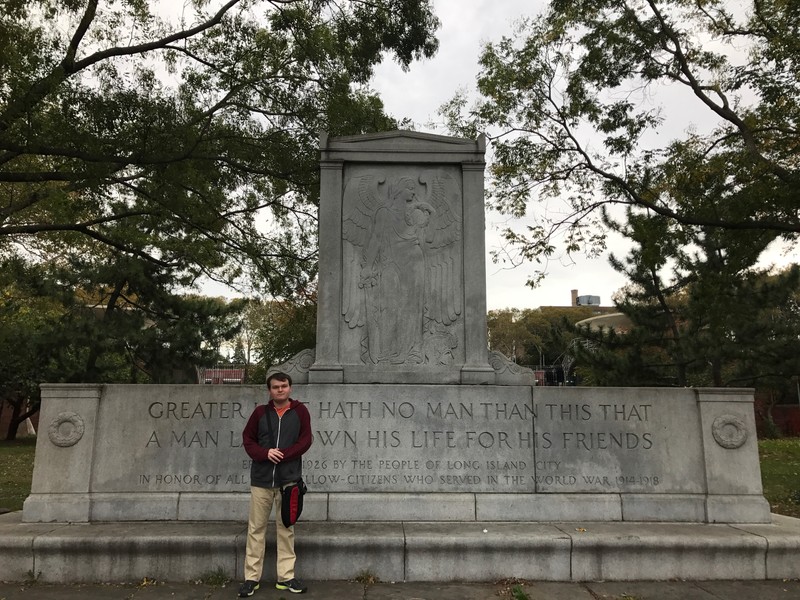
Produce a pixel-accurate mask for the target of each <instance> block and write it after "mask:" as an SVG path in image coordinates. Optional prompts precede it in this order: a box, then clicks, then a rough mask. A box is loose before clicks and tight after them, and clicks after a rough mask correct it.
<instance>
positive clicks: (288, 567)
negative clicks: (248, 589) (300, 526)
mask: <svg viewBox="0 0 800 600" xmlns="http://www.w3.org/2000/svg"><path fill="white" fill-rule="evenodd" d="M273 505H274V506H275V525H276V527H275V528H276V530H277V538H278V561H277V576H278V581H288V580H290V579H294V562H295V553H294V527H284V526H283V522H282V521H281V490H280V488H260V487H252V486H251V487H250V518H249V521H248V524H247V551H246V554H245V560H244V578H245V580H247V581H261V572H262V570H263V567H264V552H265V550H266V548H265V546H266V535H267V522H268V521H269V513H270V512H271V510H272V507H273Z"/></svg>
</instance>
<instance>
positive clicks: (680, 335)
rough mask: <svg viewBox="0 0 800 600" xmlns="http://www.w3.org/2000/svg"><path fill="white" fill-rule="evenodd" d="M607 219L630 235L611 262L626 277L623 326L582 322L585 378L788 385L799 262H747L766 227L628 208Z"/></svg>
mask: <svg viewBox="0 0 800 600" xmlns="http://www.w3.org/2000/svg"><path fill="white" fill-rule="evenodd" d="M609 224H610V225H611V226H612V227H614V228H615V229H617V230H618V231H620V232H622V233H623V234H624V235H625V236H626V237H628V238H629V239H630V240H631V241H632V242H633V243H634V247H633V249H632V250H631V252H630V253H629V254H628V256H627V257H625V259H624V260H620V259H618V258H616V257H613V256H612V259H611V262H612V265H613V266H614V267H615V268H616V269H617V270H619V271H621V272H623V273H624V274H625V275H626V276H627V277H628V279H629V280H630V284H629V285H628V286H627V287H626V288H624V289H623V290H622V291H621V292H620V293H619V296H618V298H617V299H616V304H617V306H618V308H619V309H620V311H621V312H623V313H624V314H625V315H627V316H628V317H629V319H630V321H631V322H632V327H631V328H630V330H629V331H627V332H626V333H625V334H624V335H617V333H616V332H613V331H600V332H592V331H584V332H583V335H584V336H585V337H586V338H588V339H590V340H593V341H594V344H593V346H592V348H591V350H584V351H583V352H582V353H581V354H582V356H581V364H583V365H584V366H585V369H586V370H585V380H586V381H588V382H591V383H594V384H596V385H678V386H688V385H695V386H709V385H710V386H728V385H734V386H741V385H750V386H757V387H759V388H766V389H769V390H772V391H773V393H777V394H778V395H779V396H780V395H786V394H789V393H791V389H792V387H791V386H792V381H791V377H792V376H793V375H795V374H796V373H797V372H800V360H798V356H797V351H796V348H797V339H798V335H800V308H798V307H799V306H800V304H798V301H799V300H800V268H798V267H796V266H795V267H791V268H787V269H785V270H783V271H781V272H771V271H769V270H765V269H758V268H756V267H755V266H754V265H755V263H756V261H757V259H758V257H759V255H760V254H761V252H762V251H763V249H764V247H765V246H766V245H767V244H768V243H769V242H770V241H771V240H772V239H773V238H774V235H773V234H769V233H767V232H763V231H761V232H759V231H749V232H737V231H732V230H727V229H720V228H712V227H696V226H689V225H684V224H680V223H677V222H675V221H674V220H670V219H667V218H664V217H649V218H648V217H643V216H641V215H636V214H634V213H633V212H632V211H630V212H629V213H628V217H627V222H626V223H625V224H624V225H620V224H615V223H612V222H610V220H609Z"/></svg>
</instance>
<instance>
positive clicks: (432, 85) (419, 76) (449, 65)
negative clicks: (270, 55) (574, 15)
mask: <svg viewBox="0 0 800 600" xmlns="http://www.w3.org/2000/svg"><path fill="white" fill-rule="evenodd" d="M545 5H546V3H545V2H543V1H542V0H468V1H465V0H434V6H435V10H436V14H437V16H438V17H439V20H440V21H441V23H442V26H441V29H440V30H439V32H438V37H439V42H440V44H439V52H438V54H437V55H436V57H434V58H433V59H432V60H426V61H423V62H417V63H414V64H413V65H412V66H411V69H410V71H408V72H406V73H404V72H403V71H402V70H401V69H400V67H398V66H397V64H395V63H393V62H385V63H384V64H382V65H381V66H379V67H378V69H377V72H376V75H375V78H374V79H373V82H372V86H373V88H374V89H375V90H376V91H377V92H378V93H380V95H381V98H382V99H383V102H384V104H385V106H386V110H387V112H388V113H389V114H391V115H392V116H394V117H395V118H397V119H402V118H404V117H409V118H411V119H412V120H413V121H414V122H415V126H416V128H417V130H418V131H426V132H430V133H439V134H442V133H445V132H444V131H442V130H438V129H436V128H431V127H429V126H427V125H426V124H428V123H431V122H436V121H438V119H437V115H436V111H437V109H438V108H439V107H440V106H441V105H442V104H444V103H445V102H446V101H447V100H448V99H449V98H451V97H452V96H453V94H454V93H455V92H456V90H458V89H459V88H464V89H466V90H468V91H472V90H474V88H475V80H476V76H477V74H478V55H479V53H480V50H481V47H482V45H483V44H484V43H486V42H491V41H497V40H499V39H500V38H501V37H502V36H503V35H504V34H510V33H511V31H512V27H513V23H514V21H515V20H517V19H519V18H520V17H521V16H523V15H531V16H532V15H535V14H537V13H538V12H539V11H541V10H542V9H543V8H544V6H545ZM486 221H487V231H486V238H487V239H486V251H487V262H486V273H487V303H488V307H489V309H496V308H505V307H517V308H535V307H538V306H550V305H556V306H560V305H569V303H570V290H573V289H577V290H579V292H580V294H581V295H584V294H585V295H593V296H600V301H601V303H602V304H603V305H610V304H611V295H612V294H613V293H614V292H615V291H616V290H617V289H618V288H620V287H622V286H623V285H624V284H625V279H624V277H622V276H621V275H619V274H618V273H617V272H616V271H614V270H613V269H612V268H611V267H610V266H609V264H608V261H607V259H606V258H605V257H602V258H597V259H592V260H589V259H586V258H583V257H582V256H578V257H575V258H574V261H575V262H574V263H572V264H565V263H566V262H567V261H560V260H553V261H550V263H549V264H548V266H547V271H548V273H549V274H548V276H547V277H546V278H545V280H544V281H543V283H542V284H540V285H539V287H537V288H535V289H531V288H530V287H527V286H526V285H525V282H526V281H527V280H528V278H529V277H530V276H531V275H532V274H533V273H534V271H536V270H537V268H541V267H539V266H537V265H532V264H530V263H528V264H524V265H522V266H520V267H517V268H514V269H508V268H505V267H503V266H501V265H497V264H494V263H492V262H491V260H490V258H489V252H490V251H491V250H493V249H498V248H499V246H500V240H499V236H498V229H499V228H500V227H501V226H504V224H505V223H506V222H507V218H506V217H504V216H501V215H498V214H496V213H488V214H487V220H486ZM622 254H624V251H623V252H622Z"/></svg>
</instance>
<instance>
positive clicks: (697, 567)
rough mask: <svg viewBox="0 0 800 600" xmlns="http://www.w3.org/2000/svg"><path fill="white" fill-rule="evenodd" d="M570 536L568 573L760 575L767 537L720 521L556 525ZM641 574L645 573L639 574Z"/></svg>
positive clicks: (591, 576) (580, 576)
mask: <svg viewBox="0 0 800 600" xmlns="http://www.w3.org/2000/svg"><path fill="white" fill-rule="evenodd" d="M559 528H560V529H562V530H563V531H564V532H565V533H568V534H570V536H571V538H572V579H573V580H575V581H600V580H609V581H625V580H635V579H653V580H666V579H764V578H765V576H766V571H765V561H764V556H765V554H766V551H767V542H766V540H765V539H764V538H759V537H755V536H752V535H749V534H746V533H745V532H743V531H738V530H736V529H734V528H732V527H728V526H724V525H705V526H702V527H699V526H696V525H690V524H677V523H670V524H667V523H658V524H655V523H653V524H646V523H638V524H637V525H636V527H635V529H628V528H619V527H616V526H615V525H614V524H610V523H574V524H565V525H560V526H559ZM645 574H646V575H645Z"/></svg>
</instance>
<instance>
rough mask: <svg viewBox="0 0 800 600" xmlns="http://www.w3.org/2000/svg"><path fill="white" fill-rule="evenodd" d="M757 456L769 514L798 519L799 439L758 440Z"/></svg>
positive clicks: (799, 508)
mask: <svg viewBox="0 0 800 600" xmlns="http://www.w3.org/2000/svg"><path fill="white" fill-rule="evenodd" d="M758 453H759V455H760V457H761V481H763V483H764V496H766V498H767V500H769V504H770V506H771V507H772V512H774V513H778V514H781V515H788V516H790V517H797V518H800V438H783V439H778V440H761V441H759V442H758Z"/></svg>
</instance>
